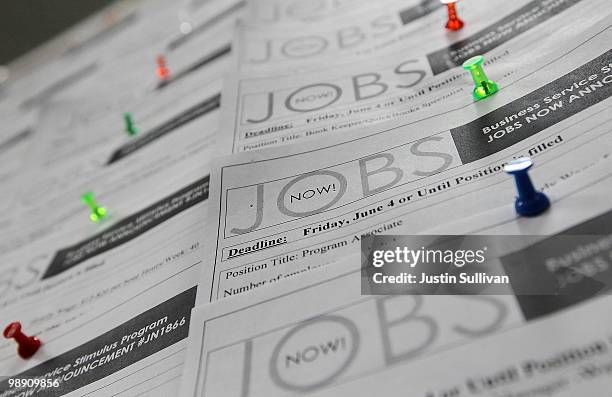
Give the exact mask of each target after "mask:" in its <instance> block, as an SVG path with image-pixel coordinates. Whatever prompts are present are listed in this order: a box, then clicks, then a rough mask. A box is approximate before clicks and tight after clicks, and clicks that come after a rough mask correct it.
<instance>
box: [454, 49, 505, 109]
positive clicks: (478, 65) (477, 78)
mask: <svg viewBox="0 0 612 397" xmlns="http://www.w3.org/2000/svg"><path fill="white" fill-rule="evenodd" d="M483 62H484V57H483V56H482V55H476V56H475V57H472V58H470V59H468V60H467V61H465V62H463V68H464V69H465V70H469V71H470V73H471V74H472V79H474V84H475V85H476V86H475V87H474V99H475V100H477V101H478V100H480V99H483V98H486V97H488V96H491V95H493V94H495V93H496V92H497V91H498V90H499V87H498V86H497V83H496V82H494V81H493V80H489V78H488V77H487V75H486V74H485V72H484V70H482V63H483Z"/></svg>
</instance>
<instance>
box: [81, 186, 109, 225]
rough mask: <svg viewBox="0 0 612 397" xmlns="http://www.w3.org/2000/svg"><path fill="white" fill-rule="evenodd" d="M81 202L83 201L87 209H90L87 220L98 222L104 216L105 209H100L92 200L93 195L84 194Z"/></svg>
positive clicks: (90, 193)
mask: <svg viewBox="0 0 612 397" xmlns="http://www.w3.org/2000/svg"><path fill="white" fill-rule="evenodd" d="M81 201H83V202H84V203H85V204H87V206H88V207H89V209H91V214H89V219H91V220H92V221H94V222H98V221H100V220H102V219H103V218H104V217H105V216H106V208H104V207H101V206H99V205H98V203H97V202H96V199H94V195H93V193H92V192H86V193H84V194H83V195H82V196H81Z"/></svg>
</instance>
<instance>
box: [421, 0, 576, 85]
mask: <svg viewBox="0 0 612 397" xmlns="http://www.w3.org/2000/svg"><path fill="white" fill-rule="evenodd" d="M580 1H581V0H535V1H532V2H529V3H527V4H525V5H524V6H523V7H521V8H519V9H518V10H516V11H515V12H513V13H512V14H510V15H508V16H506V17H505V18H502V19H501V20H499V21H495V23H493V24H491V25H490V26H489V27H487V28H485V29H483V30H481V31H479V32H477V33H475V34H473V35H472V36H470V37H468V38H466V39H464V40H461V41H458V42H456V43H454V44H452V45H450V46H449V47H447V48H443V49H441V50H438V51H435V52H432V53H431V54H428V55H427V60H428V61H429V64H430V66H431V70H432V72H433V74H434V76H435V75H437V74H440V73H444V72H446V71H447V70H450V69H453V68H455V67H457V66H459V65H461V64H463V62H465V61H466V60H468V59H470V58H471V57H473V56H475V55H483V54H485V53H487V52H488V51H491V50H493V49H495V48H497V47H499V46H500V45H502V44H504V43H505V42H507V41H509V40H511V39H513V38H515V37H517V36H519V35H520V34H521V33H524V32H526V31H528V30H530V29H531V28H534V27H536V26H538V25H539V24H541V23H543V22H546V21H547V20H549V19H550V18H552V17H554V16H555V15H557V14H559V13H561V12H563V11H565V10H567V9H568V8H570V7H571V6H573V5H575V4H578V3H579V2H580Z"/></svg>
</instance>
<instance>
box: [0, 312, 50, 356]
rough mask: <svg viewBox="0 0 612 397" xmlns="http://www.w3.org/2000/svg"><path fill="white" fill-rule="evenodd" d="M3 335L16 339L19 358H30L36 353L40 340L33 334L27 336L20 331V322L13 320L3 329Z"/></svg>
mask: <svg viewBox="0 0 612 397" xmlns="http://www.w3.org/2000/svg"><path fill="white" fill-rule="evenodd" d="M4 337H5V338H7V339H15V341H17V345H18V346H17V353H18V354H19V356H20V357H21V358H30V357H32V356H33V355H34V353H36V351H37V350H38V348H39V347H40V345H41V344H42V342H41V341H40V339H38V338H37V337H35V336H27V335H26V334H24V333H23V332H21V323H20V322H19V321H15V322H13V323H10V324H9V325H7V326H6V328H5V329H4Z"/></svg>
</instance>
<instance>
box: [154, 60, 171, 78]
mask: <svg viewBox="0 0 612 397" xmlns="http://www.w3.org/2000/svg"><path fill="white" fill-rule="evenodd" d="M157 76H158V77H159V79H160V80H161V81H162V82H165V81H166V80H168V78H169V77H170V70H169V69H168V66H167V64H166V57H165V56H163V55H159V56H158V57H157Z"/></svg>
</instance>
